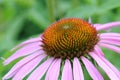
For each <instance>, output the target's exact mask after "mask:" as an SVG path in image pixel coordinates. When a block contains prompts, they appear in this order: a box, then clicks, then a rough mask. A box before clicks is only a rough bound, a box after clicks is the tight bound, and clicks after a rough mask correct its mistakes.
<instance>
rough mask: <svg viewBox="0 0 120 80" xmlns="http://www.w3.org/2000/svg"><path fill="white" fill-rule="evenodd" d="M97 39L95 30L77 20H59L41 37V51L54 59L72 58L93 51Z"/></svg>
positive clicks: (84, 22)
mask: <svg viewBox="0 0 120 80" xmlns="http://www.w3.org/2000/svg"><path fill="white" fill-rule="evenodd" d="M98 40H99V37H98V36H97V31H96V29H95V28H94V27H93V26H92V25H91V24H89V23H88V22H86V21H84V20H82V19H78V18H67V19H61V20H59V21H57V22H55V23H53V24H52V25H50V26H49V27H48V28H47V29H46V31H45V32H44V33H43V35H42V42H43V45H42V47H43V50H44V51H46V54H47V55H49V56H52V57H56V58H68V59H71V58H74V57H80V56H82V55H85V54H87V53H88V52H90V51H92V50H93V49H94V46H95V44H97V42H98Z"/></svg>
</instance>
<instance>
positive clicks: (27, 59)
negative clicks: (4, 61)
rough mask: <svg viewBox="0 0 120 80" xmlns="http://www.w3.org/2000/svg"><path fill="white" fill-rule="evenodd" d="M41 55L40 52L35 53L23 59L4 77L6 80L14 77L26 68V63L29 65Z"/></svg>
mask: <svg viewBox="0 0 120 80" xmlns="http://www.w3.org/2000/svg"><path fill="white" fill-rule="evenodd" d="M39 55H40V51H39V52H36V53H33V54H31V55H29V56H27V57H25V58H23V59H22V60H21V61H19V62H18V63H16V64H15V66H13V67H12V69H11V70H10V71H9V72H8V73H7V74H6V75H5V76H4V77H3V80H4V79H8V78H10V77H12V76H13V75H15V74H16V72H18V71H19V69H20V68H21V67H22V66H24V65H25V64H26V63H28V62H29V61H31V60H33V59H34V58H35V57H37V56H39Z"/></svg>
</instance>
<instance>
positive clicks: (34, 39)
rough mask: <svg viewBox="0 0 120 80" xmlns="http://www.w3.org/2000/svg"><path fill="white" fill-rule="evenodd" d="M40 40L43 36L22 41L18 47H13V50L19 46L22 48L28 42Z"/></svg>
mask: <svg viewBox="0 0 120 80" xmlns="http://www.w3.org/2000/svg"><path fill="white" fill-rule="evenodd" d="M38 41H39V42H40V41H41V37H37V38H31V39H29V40H26V41H24V42H22V43H21V44H19V45H17V46H16V47H14V48H12V49H11V51H13V50H16V49H17V48H20V47H22V46H25V45H27V44H30V43H34V42H38Z"/></svg>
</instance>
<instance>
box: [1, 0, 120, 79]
mask: <svg viewBox="0 0 120 80" xmlns="http://www.w3.org/2000/svg"><path fill="white" fill-rule="evenodd" d="M68 17H77V18H83V19H86V20H87V19H88V17H91V18H92V22H93V23H102V24H103V23H107V22H112V21H120V1H119V0H0V57H4V58H7V57H9V56H10V55H11V54H12V53H11V52H9V50H10V49H11V48H12V47H14V46H15V45H17V44H19V43H20V42H22V41H24V40H26V39H28V38H31V37H35V36H37V35H39V34H41V33H42V32H43V31H44V30H45V28H46V27H48V26H49V25H50V24H51V23H53V22H54V21H57V20H59V19H61V18H68ZM111 31H113V32H120V27H117V28H113V29H111ZM103 51H104V52H105V56H106V57H107V58H108V59H109V61H111V62H112V63H113V64H114V65H115V66H116V67H117V68H118V69H119V70H120V63H119V60H120V55H118V54H116V53H115V52H112V51H110V50H109V51H108V50H107V49H103ZM2 62H3V60H1V59H0V79H1V77H2V76H3V75H4V74H5V73H6V72H7V71H8V70H9V69H10V68H11V65H13V64H14V63H13V64H10V65H8V66H3V64H2ZM103 75H104V73H103ZM104 76H105V75H104ZM105 78H106V79H105V80H109V79H108V78H107V77H106V76H105ZM87 80H90V78H89V79H87Z"/></svg>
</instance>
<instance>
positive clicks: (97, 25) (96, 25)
mask: <svg viewBox="0 0 120 80" xmlns="http://www.w3.org/2000/svg"><path fill="white" fill-rule="evenodd" d="M101 25H102V24H93V26H94V27H95V28H96V27H99V26H101Z"/></svg>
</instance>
